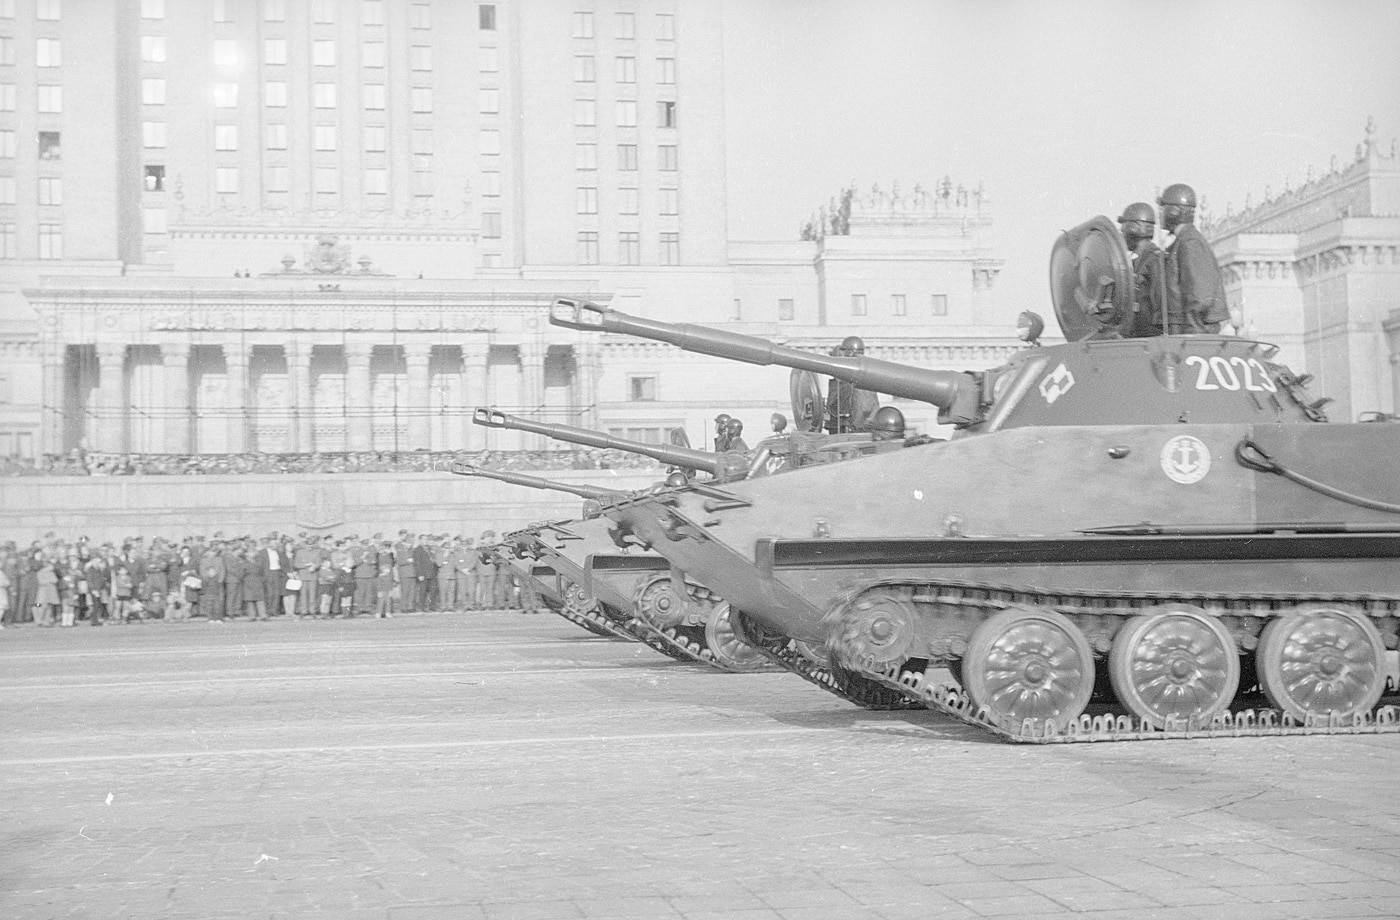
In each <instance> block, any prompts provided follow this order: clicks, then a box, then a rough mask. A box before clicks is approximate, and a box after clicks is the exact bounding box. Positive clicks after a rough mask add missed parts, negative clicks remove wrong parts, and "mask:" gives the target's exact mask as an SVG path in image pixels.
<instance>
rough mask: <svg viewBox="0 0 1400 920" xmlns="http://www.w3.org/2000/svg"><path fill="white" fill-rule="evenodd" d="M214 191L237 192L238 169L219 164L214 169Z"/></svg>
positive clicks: (229, 193) (220, 192)
mask: <svg viewBox="0 0 1400 920" xmlns="http://www.w3.org/2000/svg"><path fill="white" fill-rule="evenodd" d="M214 191H216V192H218V193H219V194H221V195H233V194H236V193H237V192H238V169H237V168H235V167H233V166H220V167H219V168H218V169H216V170H214Z"/></svg>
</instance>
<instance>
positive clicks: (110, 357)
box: [95, 342, 126, 454]
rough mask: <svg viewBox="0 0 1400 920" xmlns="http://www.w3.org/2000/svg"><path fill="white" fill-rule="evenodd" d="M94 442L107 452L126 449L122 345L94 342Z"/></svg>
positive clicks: (124, 368)
mask: <svg viewBox="0 0 1400 920" xmlns="http://www.w3.org/2000/svg"><path fill="white" fill-rule="evenodd" d="M97 367H98V378H97V444H96V445H95V449H97V450H99V451H106V452H109V453H117V454H120V453H124V452H125V451H126V345H125V343H123V344H116V343H113V342H99V343H98V344H97Z"/></svg>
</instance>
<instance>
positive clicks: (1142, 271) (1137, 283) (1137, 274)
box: [1118, 201, 1167, 337]
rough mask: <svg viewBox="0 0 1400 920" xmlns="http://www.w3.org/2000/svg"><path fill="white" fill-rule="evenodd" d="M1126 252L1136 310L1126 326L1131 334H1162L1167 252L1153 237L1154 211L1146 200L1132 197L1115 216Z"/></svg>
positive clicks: (1155, 221) (1155, 213) (1155, 229)
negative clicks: (1131, 268) (1128, 258)
mask: <svg viewBox="0 0 1400 920" xmlns="http://www.w3.org/2000/svg"><path fill="white" fill-rule="evenodd" d="M1118 227H1119V229H1120V230H1122V231H1123V241H1124V242H1125V243H1127V245H1128V255H1129V257H1130V258H1131V259H1132V260H1133V303H1134V305H1135V306H1136V311H1135V312H1134V314H1133V321H1132V324H1131V325H1130V326H1129V327H1128V328H1127V329H1126V330H1125V332H1126V334H1127V335H1130V336H1137V337H1141V336H1148V335H1161V334H1162V333H1163V328H1164V327H1163V326H1162V304H1163V303H1165V302H1166V296H1167V294H1166V255H1165V253H1163V252H1162V249H1161V247H1159V246H1158V245H1157V244H1156V243H1154V242H1153V241H1152V237H1153V235H1154V234H1155V233H1156V231H1157V212H1156V211H1154V210H1152V205H1150V204H1148V203H1147V202H1145V201H1135V202H1133V203H1132V204H1130V205H1128V206H1127V207H1126V208H1124V209H1123V214H1122V216H1121V217H1119V218H1118Z"/></svg>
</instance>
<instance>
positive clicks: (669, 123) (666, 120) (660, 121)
mask: <svg viewBox="0 0 1400 920" xmlns="http://www.w3.org/2000/svg"><path fill="white" fill-rule="evenodd" d="M656 126H657V127H658V128H674V127H675V126H676V104H675V103H674V102H669V101H665V100H663V101H661V102H658V103H656Z"/></svg>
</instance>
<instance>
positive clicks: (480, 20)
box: [476, 3, 496, 32]
mask: <svg viewBox="0 0 1400 920" xmlns="http://www.w3.org/2000/svg"><path fill="white" fill-rule="evenodd" d="M476 24H477V27H478V28H480V29H481V31H483V32H494V31H496V4H494V3H479V4H477V7H476Z"/></svg>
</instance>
